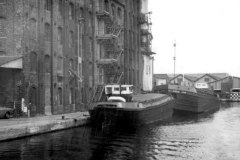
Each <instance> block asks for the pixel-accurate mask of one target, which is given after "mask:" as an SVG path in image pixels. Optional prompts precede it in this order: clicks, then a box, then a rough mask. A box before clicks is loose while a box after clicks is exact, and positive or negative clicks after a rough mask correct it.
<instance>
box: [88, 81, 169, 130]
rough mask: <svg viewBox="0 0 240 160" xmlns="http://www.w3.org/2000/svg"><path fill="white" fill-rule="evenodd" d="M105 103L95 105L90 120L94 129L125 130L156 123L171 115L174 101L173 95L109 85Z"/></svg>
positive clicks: (105, 92)
mask: <svg viewBox="0 0 240 160" xmlns="http://www.w3.org/2000/svg"><path fill="white" fill-rule="evenodd" d="M104 96H105V100H103V101H100V102H96V103H92V104H91V108H90V109H89V114H90V121H91V123H92V125H94V126H99V125H100V126H102V127H104V126H109V125H116V126H122V127H131V126H139V125H144V124H149V123H153V122H156V121H160V120H162V119H166V118H169V117H171V116H172V113H173V102H174V99H173V97H172V96H170V95H166V94H159V93H149V94H136V95H135V94H133V85H106V86H105V89H104Z"/></svg>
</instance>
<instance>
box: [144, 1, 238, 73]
mask: <svg viewBox="0 0 240 160" xmlns="http://www.w3.org/2000/svg"><path fill="white" fill-rule="evenodd" d="M148 8H149V11H152V12H153V14H152V15H151V19H152V23H153V25H152V33H153V41H152V44H153V46H152V50H153V51H154V52H156V53H157V55H155V56H154V58H155V61H154V73H173V72H174V61H173V56H174V47H173V43H174V40H176V45H177V46H176V73H216V72H218V73H223V72H226V73H229V74H230V75H232V76H237V77H240V0H149V6H148Z"/></svg>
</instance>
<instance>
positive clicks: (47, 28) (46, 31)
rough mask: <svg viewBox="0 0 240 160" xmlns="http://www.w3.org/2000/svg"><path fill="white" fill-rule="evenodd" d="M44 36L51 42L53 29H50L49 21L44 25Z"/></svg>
mask: <svg viewBox="0 0 240 160" xmlns="http://www.w3.org/2000/svg"><path fill="white" fill-rule="evenodd" d="M44 36H45V41H48V42H50V37H51V29H50V24H49V23H45V25H44Z"/></svg>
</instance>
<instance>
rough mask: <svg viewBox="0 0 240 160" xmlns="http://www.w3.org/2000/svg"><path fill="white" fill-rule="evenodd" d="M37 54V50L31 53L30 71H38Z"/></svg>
mask: <svg viewBox="0 0 240 160" xmlns="http://www.w3.org/2000/svg"><path fill="white" fill-rule="evenodd" d="M37 64H38V63H37V54H36V53H35V52H31V53H30V71H32V72H37Z"/></svg>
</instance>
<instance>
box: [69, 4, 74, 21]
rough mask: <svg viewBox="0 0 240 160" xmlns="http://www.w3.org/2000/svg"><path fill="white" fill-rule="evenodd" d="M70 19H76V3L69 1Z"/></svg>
mask: <svg viewBox="0 0 240 160" xmlns="http://www.w3.org/2000/svg"><path fill="white" fill-rule="evenodd" d="M69 19H74V5H73V3H69Z"/></svg>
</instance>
